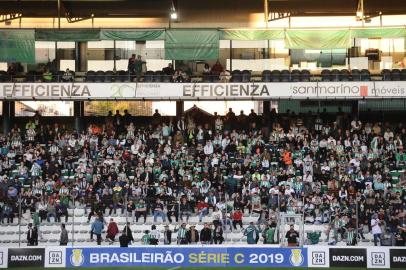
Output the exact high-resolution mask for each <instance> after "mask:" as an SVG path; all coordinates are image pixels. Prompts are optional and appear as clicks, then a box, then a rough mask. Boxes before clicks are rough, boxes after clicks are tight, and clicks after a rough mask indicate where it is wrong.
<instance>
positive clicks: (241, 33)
mask: <svg viewBox="0 0 406 270" xmlns="http://www.w3.org/2000/svg"><path fill="white" fill-rule="evenodd" d="M284 37H285V31H284V30H255V29H253V30H222V31H221V37H220V39H225V40H273V39H283V38H284Z"/></svg>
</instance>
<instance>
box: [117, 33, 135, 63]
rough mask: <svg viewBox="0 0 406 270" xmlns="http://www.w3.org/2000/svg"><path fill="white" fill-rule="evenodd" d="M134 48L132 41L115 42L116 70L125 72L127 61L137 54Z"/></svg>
mask: <svg viewBox="0 0 406 270" xmlns="http://www.w3.org/2000/svg"><path fill="white" fill-rule="evenodd" d="M136 48H137V46H136V42H135V41H134V40H117V41H116V70H127V68H128V59H129V58H130V57H131V55H132V54H137V50H136Z"/></svg>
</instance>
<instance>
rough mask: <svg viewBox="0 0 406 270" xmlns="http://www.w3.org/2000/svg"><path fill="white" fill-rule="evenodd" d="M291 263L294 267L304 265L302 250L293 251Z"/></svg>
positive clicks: (290, 258)
mask: <svg viewBox="0 0 406 270" xmlns="http://www.w3.org/2000/svg"><path fill="white" fill-rule="evenodd" d="M289 260H290V263H291V264H292V265H293V266H300V265H302V263H303V255H302V250H301V249H291V254H290V257H289Z"/></svg>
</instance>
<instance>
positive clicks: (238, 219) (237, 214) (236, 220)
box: [232, 208, 243, 230]
mask: <svg viewBox="0 0 406 270" xmlns="http://www.w3.org/2000/svg"><path fill="white" fill-rule="evenodd" d="M242 216H243V214H242V212H241V210H240V209H239V208H237V209H235V210H234V211H233V213H232V218H233V227H234V229H235V230H237V224H238V225H240V229H243V226H242Z"/></svg>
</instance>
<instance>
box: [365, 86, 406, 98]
mask: <svg viewBox="0 0 406 270" xmlns="http://www.w3.org/2000/svg"><path fill="white" fill-rule="evenodd" d="M372 95H374V96H378V97H380V96H383V97H384V96H388V97H399V96H404V95H406V88H405V87H401V86H398V85H396V86H382V87H379V86H376V85H375V87H374V88H373V89H372Z"/></svg>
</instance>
